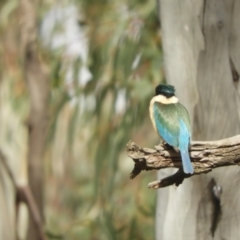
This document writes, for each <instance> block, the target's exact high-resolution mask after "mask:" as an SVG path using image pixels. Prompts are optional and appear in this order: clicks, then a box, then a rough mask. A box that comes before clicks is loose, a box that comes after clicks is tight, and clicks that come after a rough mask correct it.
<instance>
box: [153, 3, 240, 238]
mask: <svg viewBox="0 0 240 240" xmlns="http://www.w3.org/2000/svg"><path fill="white" fill-rule="evenodd" d="M158 3H159V16H160V22H161V33H162V42H163V53H164V64H165V74H166V79H167V82H168V83H169V84H173V85H175V87H176V95H177V96H178V97H179V99H180V102H182V103H183V104H184V105H185V106H186V107H187V109H188V111H189V113H190V117H191V120H192V121H191V122H192V129H193V136H192V138H193V139H194V140H217V139H221V138H225V137H230V136H233V135H236V134H239V132H240V124H239V123H240V121H239V113H238V111H239V95H238V88H240V87H239V86H238V85H239V84H238V80H239V72H240V28H239V23H240V15H239V12H240V0H236V1H234V0H196V1H189V0H158ZM165 174H166V171H160V172H159V174H158V175H159V176H158V177H159V178H162V177H163V176H165ZM239 174H240V173H239V168H238V167H235V166H234V167H226V168H222V169H217V170H214V171H213V172H211V173H208V174H206V175H202V176H196V177H192V178H190V179H187V180H185V181H184V183H183V184H182V185H180V186H179V187H169V188H166V189H160V190H158V203H157V214H156V236H157V237H156V239H157V240H160V239H161V240H170V239H175V240H180V239H183V240H185V239H199V240H201V239H205V240H206V239H240V231H239V228H238V226H239V225H240V218H239V217H238V216H239V215H240V202H239V198H240V189H239V187H238V186H239V185H240V175H239ZM219 186H220V187H221V190H219ZM215 190H219V191H215Z"/></svg>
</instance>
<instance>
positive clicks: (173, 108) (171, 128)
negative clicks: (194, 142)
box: [149, 84, 194, 174]
mask: <svg viewBox="0 0 240 240" xmlns="http://www.w3.org/2000/svg"><path fill="white" fill-rule="evenodd" d="M155 92H156V95H155V96H154V97H153V98H152V100H151V102H150V106H149V111H150V118H151V121H152V124H153V127H154V129H155V130H156V131H157V132H158V134H159V135H160V137H162V139H163V140H164V141H165V142H167V143H168V144H169V145H171V146H173V147H174V148H177V149H179V150H180V154H181V157H182V164H183V171H184V172H185V173H187V174H189V173H191V174H192V173H193V172H194V170H193V166H192V164H191V160H190V158H189V153H188V148H189V144H190V140H191V130H190V128H191V127H190V119H189V114H188V112H187V110H186V108H185V107H184V106H183V105H182V104H181V103H179V102H178V98H176V97H175V95H174V92H175V89H174V87H173V86H171V85H165V84H160V85H158V86H157V87H156V89H155Z"/></svg>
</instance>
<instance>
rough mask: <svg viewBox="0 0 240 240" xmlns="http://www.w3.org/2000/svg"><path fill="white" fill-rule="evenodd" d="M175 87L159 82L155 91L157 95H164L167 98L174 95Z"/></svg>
mask: <svg viewBox="0 0 240 240" xmlns="http://www.w3.org/2000/svg"><path fill="white" fill-rule="evenodd" d="M174 92H175V89H174V87H173V86H172V85H167V84H159V85H158V86H157V87H156V88H155V93H156V96H157V95H163V96H165V97H167V98H170V97H172V96H174Z"/></svg>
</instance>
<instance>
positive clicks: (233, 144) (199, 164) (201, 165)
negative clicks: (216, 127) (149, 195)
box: [127, 135, 240, 188]
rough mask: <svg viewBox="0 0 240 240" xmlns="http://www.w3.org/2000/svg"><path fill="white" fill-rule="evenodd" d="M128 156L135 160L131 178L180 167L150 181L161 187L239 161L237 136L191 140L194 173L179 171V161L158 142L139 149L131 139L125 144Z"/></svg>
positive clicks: (235, 163) (168, 148)
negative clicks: (150, 171) (140, 174)
mask: <svg viewBox="0 0 240 240" xmlns="http://www.w3.org/2000/svg"><path fill="white" fill-rule="evenodd" d="M127 152H128V156H129V157H131V158H132V159H133V161H134V163H135V166H134V169H133V171H132V173H131V174H130V178H135V177H136V176H137V175H138V174H139V173H140V172H141V171H144V170H146V171H149V170H159V169H164V168H172V167H175V168H179V171H178V172H177V173H175V174H173V175H171V176H168V177H166V178H164V179H162V180H158V181H155V182H152V183H149V185H148V187H150V188H162V187H167V186H170V185H173V184H175V185H177V186H178V185H179V184H181V183H182V182H183V180H184V179H185V178H189V177H192V176H194V175H199V174H202V173H208V172H210V171H212V170H213V169H215V168H219V167H224V166H232V165H239V164H240V135H237V136H235V137H231V138H227V139H223V140H219V141H210V142H207V141H206V142H203V141H202V142H197V141H195V142H192V143H191V147H190V150H189V154H190V158H191V161H192V164H193V167H194V173H193V174H185V173H184V172H183V171H182V160H181V156H180V154H179V153H177V152H176V151H175V150H174V149H173V148H172V147H171V146H169V145H166V144H161V145H158V146H156V147H155V149H150V148H141V147H139V146H138V145H137V144H136V143H134V142H131V141H130V142H129V143H128V144H127Z"/></svg>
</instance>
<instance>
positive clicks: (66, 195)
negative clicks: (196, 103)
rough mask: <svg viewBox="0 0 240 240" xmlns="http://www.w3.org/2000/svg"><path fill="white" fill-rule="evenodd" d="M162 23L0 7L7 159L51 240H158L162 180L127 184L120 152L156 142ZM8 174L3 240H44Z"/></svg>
mask: <svg viewBox="0 0 240 240" xmlns="http://www.w3.org/2000/svg"><path fill="white" fill-rule="evenodd" d="M157 14H158V13H157V7H156V1H154V0H150V1H149V0H132V1H126V0H115V1H110V0H79V1H76V0H75V1H74V0H62V1H56V0H55V1H54V0H41V1H40V0H39V1H35V2H34V1H32V3H31V1H27V0H21V1H18V0H2V1H0V32H1V34H0V54H1V58H0V153H1V154H2V156H1V159H3V158H4V159H5V163H7V166H8V167H7V168H9V169H10V170H11V172H12V174H13V177H14V179H15V181H16V183H17V185H18V186H26V185H28V183H29V184H30V186H31V188H32V191H33V195H34V196H35V198H36V202H37V205H38V206H39V208H40V212H42V213H41V214H43V213H44V214H43V215H44V219H45V224H44V232H45V234H46V236H47V239H70V240H74V239H81V240H85V239H86V240H88V239H91V240H93V239H96V240H105V239H106V240H107V239H109V240H112V239H130V240H134V239H138V240H141V239H143V240H144V239H154V236H155V229H154V222H155V203H156V192H155V191H153V190H150V189H148V188H147V184H148V182H150V181H152V180H155V179H156V175H155V173H154V172H144V174H141V175H140V176H138V177H137V178H136V179H134V180H130V179H129V174H130V172H131V171H132V168H133V162H132V160H131V159H130V158H128V157H127V155H126V152H125V146H126V144H127V142H128V141H129V140H130V139H131V140H133V141H135V142H136V143H137V144H139V145H140V146H146V147H153V146H154V145H156V144H158V141H159V138H158V136H157V134H156V133H155V132H154V130H153V128H152V126H151V123H150V119H149V113H148V106H149V101H150V99H151V97H152V96H153V95H154V89H155V86H156V85H157V84H159V83H160V82H162V81H163V70H162V51H161V37H160V32H159V26H160V24H159V21H158V15H157ZM43 123H44V124H43ZM29 163H30V164H29ZM29 166H30V167H29ZM7 168H6V166H5V167H4V166H3V164H2V163H0V196H1V197H0V205H1V206H0V215H1V219H0V236H1V237H0V239H6V240H11V239H16V238H14V237H12V236H14V234H15V235H17V236H18V239H25V236H26V235H27V236H28V239H31V240H34V239H37V238H35V237H33V236H34V235H32V237H30V236H31V234H34V233H29V231H28V230H27V229H28V227H27V226H28V215H27V210H26V206H24V204H22V203H21V204H20V205H19V206H18V205H17V207H19V208H17V209H18V211H16V208H15V202H16V189H15V187H14V185H13V184H12V181H11V179H10V178H9V173H7V170H6V169H7ZM3 216H4V217H3ZM30 222H31V219H30ZM30 224H31V223H30ZM9 226H11V227H12V228H11V229H16V231H15V230H14V231H10V232H9V230H8V231H7V232H6V229H9Z"/></svg>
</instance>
